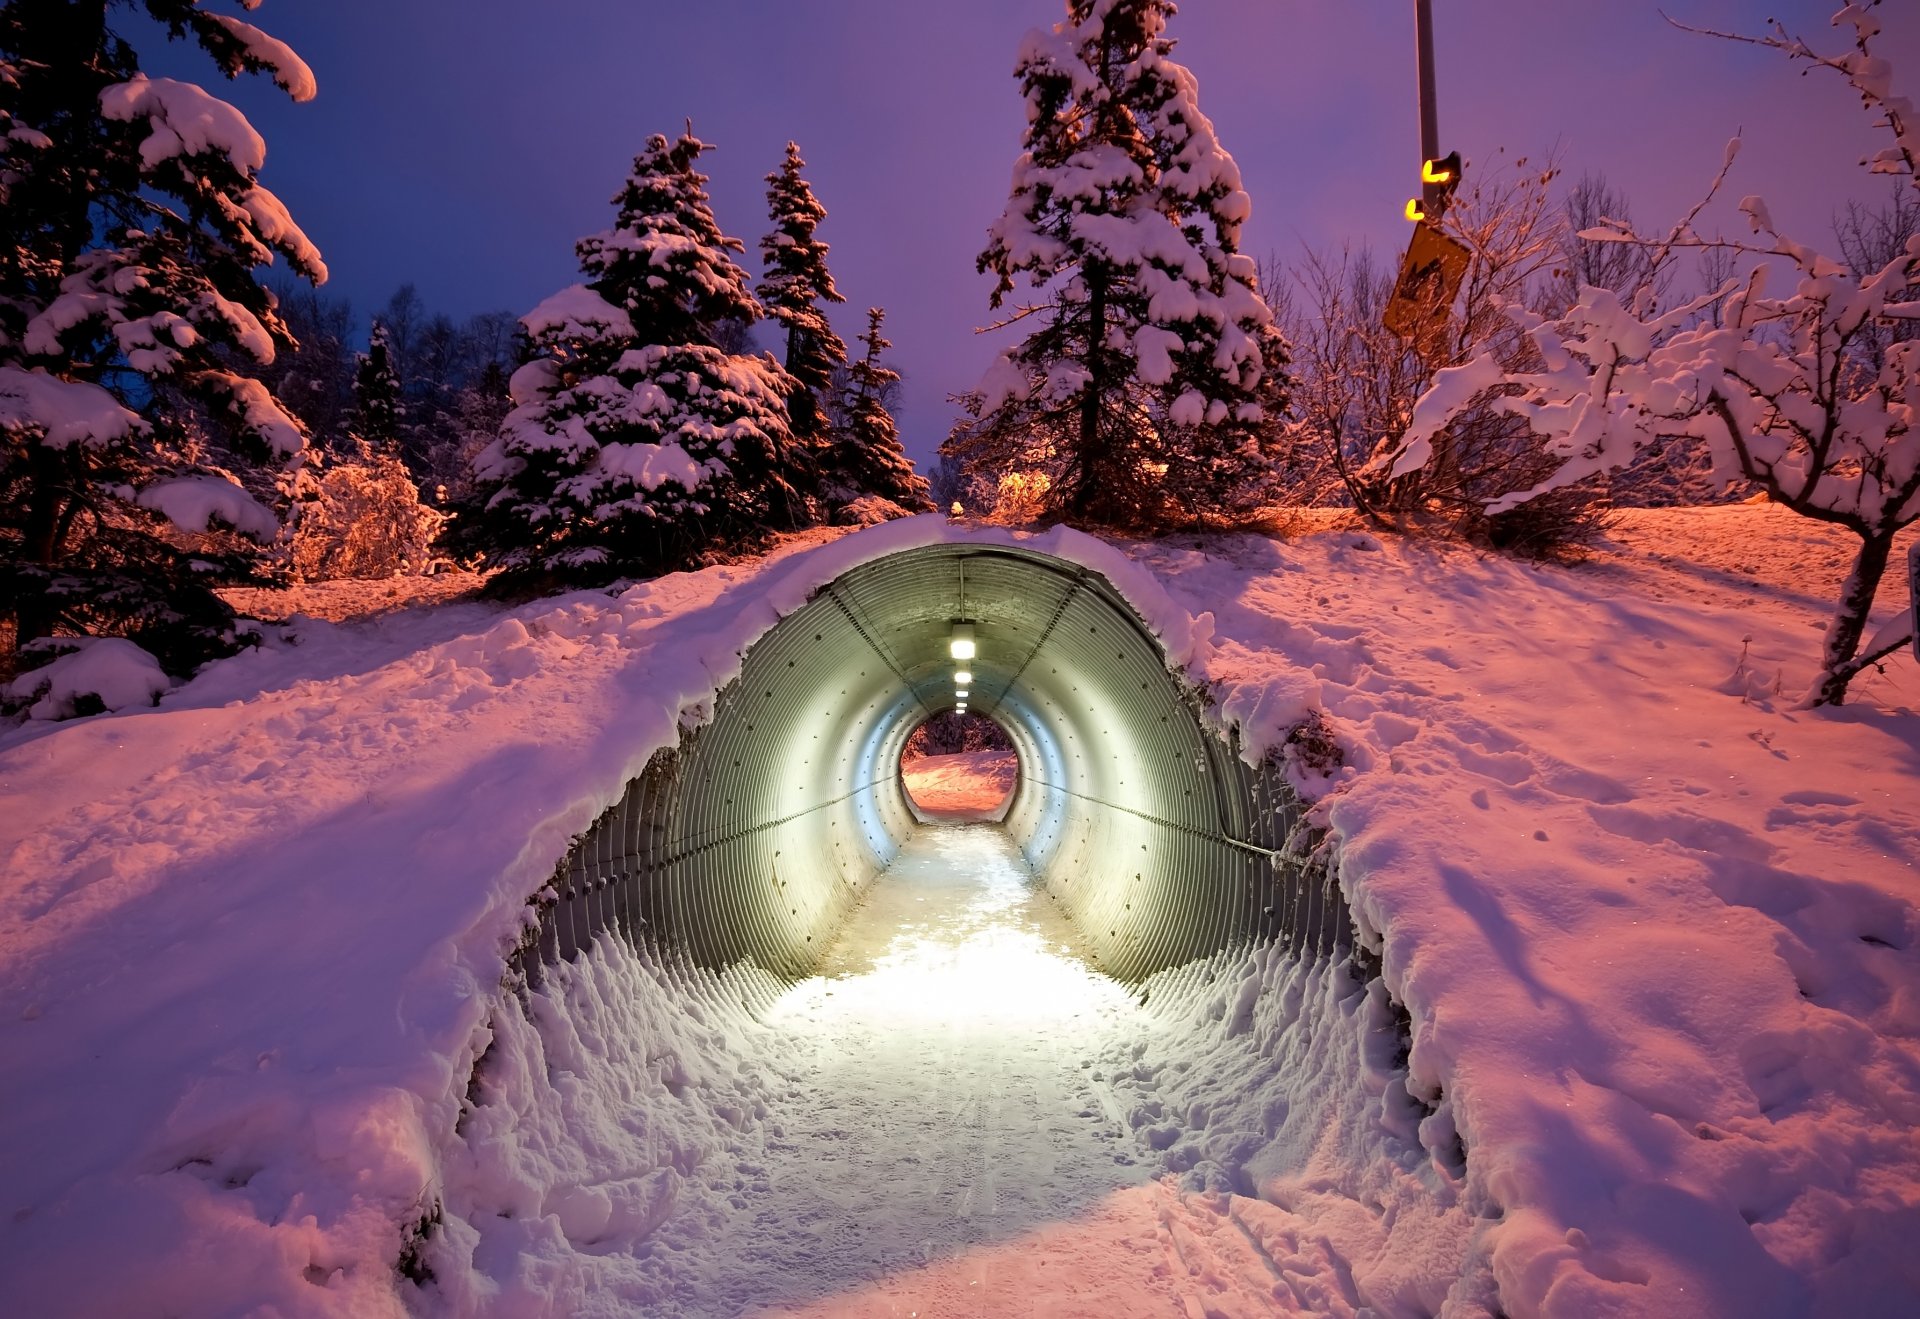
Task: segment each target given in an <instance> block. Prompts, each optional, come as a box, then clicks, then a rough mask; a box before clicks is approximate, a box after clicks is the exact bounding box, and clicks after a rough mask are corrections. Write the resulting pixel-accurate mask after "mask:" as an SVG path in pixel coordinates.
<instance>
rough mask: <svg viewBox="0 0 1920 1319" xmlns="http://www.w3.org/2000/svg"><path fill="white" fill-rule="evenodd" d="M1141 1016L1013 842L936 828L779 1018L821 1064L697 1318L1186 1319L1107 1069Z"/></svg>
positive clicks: (883, 882)
mask: <svg viewBox="0 0 1920 1319" xmlns="http://www.w3.org/2000/svg"><path fill="white" fill-rule="evenodd" d="M1140 1016H1141V1014H1140V1010H1139V1009H1138V1008H1137V1007H1136V1005H1135V1003H1134V1001H1133V999H1132V998H1131V997H1130V996H1129V994H1128V992H1127V990H1126V989H1125V987H1124V986H1122V985H1120V984H1119V983H1118V982H1116V981H1113V980H1111V979H1109V978H1107V977H1105V976H1103V975H1100V974H1098V973H1096V972H1094V971H1093V970H1091V969H1090V968H1089V967H1088V966H1087V965H1086V964H1085V963H1084V962H1083V961H1082V960H1081V959H1080V958H1079V957H1078V956H1077V955H1076V952H1075V944H1074V937H1073V934H1072V932H1071V930H1070V928H1069V927H1068V925H1067V923H1066V921H1065V918H1064V917H1063V916H1061V915H1060V914H1059V913H1058V912H1057V911H1056V910H1055V909H1054V908H1053V906H1052V904H1051V902H1050V901H1049V900H1048V899H1047V897H1046V896H1045V895H1044V894H1042V893H1039V892H1037V891H1035V890H1033V889H1031V888H1030V887H1029V884H1028V880H1027V877H1026V873H1025V870H1024V868H1023V866H1022V865H1021V862H1020V859H1019V856H1018V853H1017V852H1016V851H1015V850H1014V848H1013V845H1012V843H1011V842H1010V841H1009V840H1008V838H1007V837H1006V835H1005V834H1004V833H1002V832H1001V831H1000V830H999V829H998V828H995V827H992V826H989V825H970V826H948V827H933V828H926V829H923V830H921V831H920V832H919V833H918V834H916V835H915V836H914V838H913V839H912V841H911V842H910V843H909V844H908V846H907V848H906V849H905V851H904V852H903V853H902V854H901V856H900V858H899V860H898V861H897V862H895V864H894V866H893V868H892V869H891V870H890V871H889V872H888V873H887V874H886V875H885V876H884V877H882V878H881V879H880V880H878V881H876V883H875V885H874V887H873V890H872V893H871V896H870V898H869V899H868V901H867V902H866V903H865V904H863V906H862V907H861V908H860V910H859V911H858V912H857V913H856V914H855V916H854V918H853V919H852V920H851V921H850V922H849V923H848V926H847V928H846V930H845V932H844V933H843V934H842V936H841V938H840V940H839V941H838V943H837V945H836V946H835V948H834V949H833V950H832V951H831V952H830V954H829V955H828V957H827V959H826V961H825V963H824V967H823V974H822V975H820V976H818V977H815V978H813V979H811V980H808V981H805V982H803V983H802V984H800V985H797V986H795V987H794V988H793V989H792V990H791V991H789V992H788V993H787V994H786V995H784V996H783V997H782V998H781V999H780V1001H779V1002H778V1003H777V1004H776V1005H775V1007H774V1009H773V1010H772V1012H771V1014H770V1017H769V1021H768V1024H769V1025H770V1026H772V1027H773V1028H775V1029H777V1030H783V1031H787V1032H790V1033H791V1034H792V1035H793V1036H794V1037H796V1043H798V1044H799V1045H800V1048H801V1051H802V1053H803V1054H804V1055H806V1056H808V1057H810V1058H811V1059H813V1060H814V1062H813V1066H812V1068H811V1073H810V1075H806V1076H804V1077H803V1078H802V1079H801V1080H800V1082H799V1083H798V1085H797V1086H796V1087H795V1089H794V1090H793V1091H792V1092H790V1093H789V1094H788V1095H787V1096H785V1100H786V1103H785V1105H784V1106H783V1109H782V1110H776V1111H775V1112H773V1113H771V1114H769V1117H768V1122H769V1127H770V1128H771V1130H772V1131H773V1132H774V1136H773V1138H772V1139H771V1140H769V1142H768V1149H767V1166H766V1167H765V1168H764V1170H763V1176H762V1179H761V1183H760V1184H761V1186H762V1187H764V1188H765V1189H763V1190H761V1191H759V1192H758V1193H756V1194H755V1196H754V1197H753V1198H752V1199H751V1200H750V1201H749V1202H748V1203H747V1205H746V1206H745V1207H744V1210H743V1212H742V1213H740V1214H739V1215H737V1216H736V1218H735V1219H734V1220H733V1226H732V1227H731V1228H730V1229H729V1231H730V1234H731V1235H730V1238H728V1239H722V1240H719V1241H715V1242H712V1243H710V1245H709V1247H708V1248H707V1249H705V1250H703V1251H702V1252H701V1253H702V1255H704V1256H705V1259H706V1261H707V1266H706V1267H707V1268H708V1269H709V1273H708V1276H706V1277H704V1278H702V1279H701V1280H700V1281H699V1282H698V1283H696V1284H692V1285H690V1286H689V1287H687V1288H685V1289H683V1290H681V1292H680V1294H681V1296H683V1297H685V1298H686V1299H687V1301H688V1302H689V1304H688V1308H687V1310H686V1311H685V1312H686V1313H688V1314H699V1315H715V1316H719V1315H727V1316H732V1315H738V1314H767V1315H772V1314H780V1315H788V1314H806V1315H821V1316H824V1315H829V1314H831V1315H836V1316H839V1315H876V1316H877V1315H914V1314H919V1315H951V1314H966V1315H975V1314H978V1315H1003V1316H1004V1315H1028V1314H1031V1315H1043V1314H1044V1315H1081V1314H1085V1315H1096V1314H1098V1315H1113V1316H1130V1315H1141V1316H1145V1315H1155V1316H1160V1315H1174V1316H1180V1315H1185V1314H1187V1313H1188V1312H1189V1311H1188V1308H1187V1306H1186V1304H1185V1302H1184V1300H1183V1298H1182V1296H1181V1294H1180V1291H1179V1289H1178V1288H1177V1287H1176V1285H1175V1281H1174V1277H1173V1273H1174V1268H1173V1264H1172V1260H1173V1256H1172V1255H1171V1254H1170V1247H1169V1242H1170V1238H1169V1236H1168V1235H1167V1230H1166V1228H1165V1226H1164V1224H1163V1219H1164V1218H1165V1216H1166V1214H1167V1212H1168V1210H1169V1209H1170V1208H1173V1207H1175V1203H1174V1201H1175V1198H1174V1195H1173V1193H1172V1192H1171V1191H1170V1190H1169V1189H1166V1188H1163V1187H1161V1186H1158V1185H1155V1184H1153V1183H1152V1182H1151V1181H1150V1173H1149V1170H1148V1169H1146V1168H1145V1167H1143V1166H1141V1165H1140V1164H1139V1163H1138V1162H1136V1160H1135V1157H1134V1150H1135V1148H1136V1147H1135V1146H1134V1143H1133V1141H1132V1139H1131V1137H1130V1133H1128V1131H1127V1128H1126V1126H1125V1123H1124V1122H1123V1121H1122V1120H1121V1115H1120V1112H1119V1109H1118V1105H1117V1103H1116V1101H1115V1100H1114V1097H1113V1095H1112V1093H1111V1092H1110V1091H1109V1090H1108V1089H1107V1087H1106V1086H1105V1085H1104V1084H1103V1083H1102V1081H1101V1080H1099V1079H1096V1078H1097V1077H1099V1076H1100V1072H1099V1069H1098V1066H1097V1064H1096V1062H1095V1058H1094V1054H1095V1051H1096V1049H1097V1048H1098V1045H1099V1043H1100V1041H1101V1039H1102V1037H1103V1036H1104V1035H1105V1034H1106V1033H1107V1032H1108V1031H1110V1030H1111V1029H1112V1028H1114V1027H1115V1026H1124V1025H1126V1024H1128V1023H1130V1022H1133V1021H1135V1020H1136V1019H1137V1018H1139V1017H1140ZM1180 1272H1182V1273H1184V1272H1185V1269H1184V1268H1183V1269H1181V1270H1180Z"/></svg>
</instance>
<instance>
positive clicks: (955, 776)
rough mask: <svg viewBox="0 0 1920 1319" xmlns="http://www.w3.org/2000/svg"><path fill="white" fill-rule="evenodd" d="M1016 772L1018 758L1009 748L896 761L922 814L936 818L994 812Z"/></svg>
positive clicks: (1003, 802)
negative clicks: (1007, 749) (1006, 749)
mask: <svg viewBox="0 0 1920 1319" xmlns="http://www.w3.org/2000/svg"><path fill="white" fill-rule="evenodd" d="M1019 773H1020V757H1018V756H1017V755H1015V754H1014V753H1013V752H1012V751H961V752H958V753H956V754H954V755H949V756H922V757H920V758H919V759H918V760H904V759H903V760H902V761H901V762H900V777H901V778H902V779H904V780H905V781H906V785H907V795H908V796H910V797H912V798H913V804H914V805H915V806H918V807H919V808H920V813H921V814H922V815H926V816H930V817H933V818H937V819H951V820H964V819H976V818H977V819H984V818H987V817H989V816H995V815H998V814H999V812H1000V808H1001V807H1002V806H1004V805H1006V803H1007V797H1008V795H1009V794H1010V793H1012V791H1013V781H1014V779H1015V778H1016V777H1018V776H1019Z"/></svg>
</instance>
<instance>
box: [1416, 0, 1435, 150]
mask: <svg viewBox="0 0 1920 1319" xmlns="http://www.w3.org/2000/svg"><path fill="white" fill-rule="evenodd" d="M1413 29H1414V38H1415V40H1416V41H1417V42H1418V43H1419V46H1420V163H1421V164H1422V165H1425V164H1426V163H1427V162H1428V161H1429V160H1438V159H1440V103H1439V96H1438V94H1437V93H1436V92H1435V90H1434V85H1433V0H1413Z"/></svg>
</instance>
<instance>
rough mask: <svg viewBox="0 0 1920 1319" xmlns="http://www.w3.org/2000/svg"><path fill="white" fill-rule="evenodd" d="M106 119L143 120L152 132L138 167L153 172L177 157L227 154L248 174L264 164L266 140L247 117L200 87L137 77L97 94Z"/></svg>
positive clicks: (167, 79) (142, 146)
mask: <svg viewBox="0 0 1920 1319" xmlns="http://www.w3.org/2000/svg"><path fill="white" fill-rule="evenodd" d="M100 111H101V113H102V114H104V115H105V116H106V117H107V118H108V119H116V120H120V121H122V122H126V123H131V122H132V121H134V120H136V119H145V120H146V121H147V123H148V125H149V127H150V128H151V130H152V132H151V134H150V135H149V136H148V138H147V140H146V141H144V142H142V143H141V144H140V163H141V164H142V166H144V167H145V168H146V169H147V170H149V171H151V170H152V169H154V168H155V167H156V166H159V165H161V164H163V163H165V162H166V161H169V160H172V159H174V158H175V157H178V156H198V155H203V154H206V153H209V152H211V153H214V154H216V155H221V156H225V157H226V158H227V159H228V160H230V161H232V162H233V165H234V167H235V168H236V169H238V170H240V171H241V172H242V173H244V174H247V175H249V176H251V175H253V174H256V173H258V172H259V170H260V167H261V166H262V165H264V164H266V163H267V143H266V139H265V138H263V137H261V136H260V134H259V133H257V132H255V131H254V128H253V125H252V124H250V123H248V122H247V117H246V116H245V115H243V114H241V113H240V111H239V110H237V109H235V108H234V107H233V106H231V105H228V104H227V103H226V102H225V101H223V100H221V99H220V98H219V97H217V96H212V95H209V94H208V93H207V91H206V90H205V89H204V88H200V87H196V86H194V85H193V84H192V83H190V82H176V81H175V80H174V79H172V78H149V77H147V75H146V74H144V73H139V74H135V75H134V76H133V78H132V79H131V80H130V81H128V82H123V83H116V84H114V85H113V86H111V87H109V88H107V89H106V90H105V91H103V92H101V93H100Z"/></svg>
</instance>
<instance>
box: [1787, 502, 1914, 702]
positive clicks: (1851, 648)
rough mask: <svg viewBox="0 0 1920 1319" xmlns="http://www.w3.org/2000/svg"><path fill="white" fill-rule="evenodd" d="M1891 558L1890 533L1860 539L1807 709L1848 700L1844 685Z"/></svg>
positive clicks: (1851, 673)
mask: <svg viewBox="0 0 1920 1319" xmlns="http://www.w3.org/2000/svg"><path fill="white" fill-rule="evenodd" d="M1892 554H1893V536H1892V534H1891V533H1887V534H1882V535H1877V536H1862V537H1861V540H1860V553H1859V555H1858V556H1857V557H1856V558H1855V559H1854V561H1853V571H1852V572H1850V573H1848V574H1847V580H1846V584H1845V585H1844V586H1842V587H1841V588H1840V604H1839V607H1838V608H1836V609H1835V610H1834V614H1833V623H1832V624H1831V625H1830V626H1829V627H1828V628H1827V643H1826V647H1825V649H1824V650H1823V651H1822V654H1821V658H1820V676H1819V677H1818V678H1817V679H1816V680H1815V682H1814V685H1813V690H1812V691H1811V692H1810V693H1809V694H1808V699H1807V705H1808V706H1810V707H1811V706H1821V705H1839V704H1841V703H1842V702H1843V701H1845V700H1846V699H1847V684H1848V683H1849V682H1850V681H1852V679H1853V676H1854V674H1856V673H1858V672H1859V666H1858V665H1856V664H1854V663H1853V659H1854V657H1855V656H1856V655H1857V654H1858V653H1859V651H1860V639H1861V637H1862V636H1864V635H1865V633H1866V630H1867V616H1868V615H1869V614H1871V613H1872V612H1873V597H1874V594H1875V593H1876V592H1877V591H1878V590H1879V589H1880V579H1881V578H1882V577H1884V576H1885V575H1886V571H1887V561H1888V559H1889V558H1890V557H1891V556H1892Z"/></svg>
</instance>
